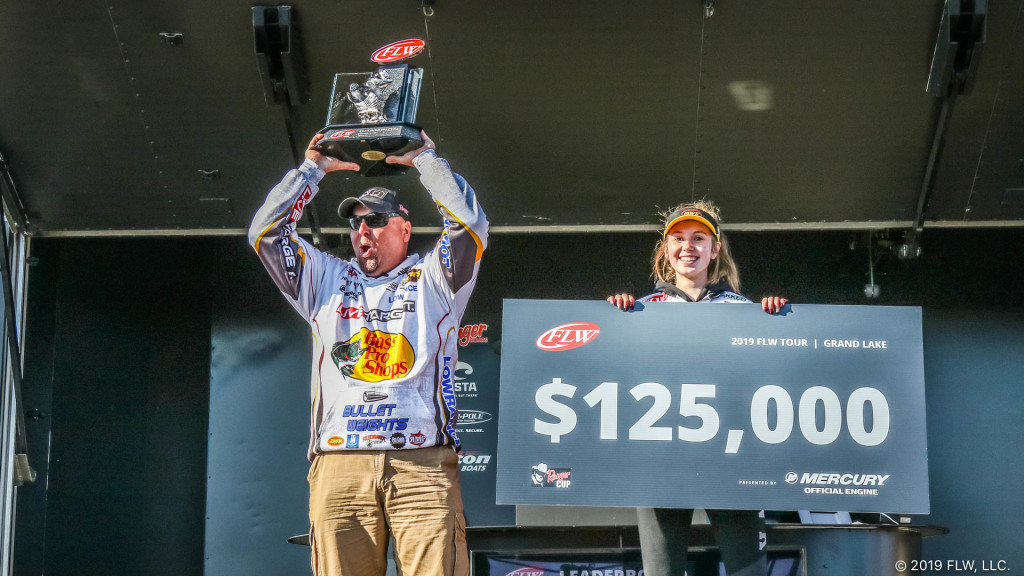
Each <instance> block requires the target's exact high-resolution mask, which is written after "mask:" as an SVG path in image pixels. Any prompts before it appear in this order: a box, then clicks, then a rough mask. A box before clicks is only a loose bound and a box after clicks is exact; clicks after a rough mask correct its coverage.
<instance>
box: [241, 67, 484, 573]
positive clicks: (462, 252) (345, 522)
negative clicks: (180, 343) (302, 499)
mask: <svg viewBox="0 0 1024 576" xmlns="http://www.w3.org/2000/svg"><path fill="white" fill-rule="evenodd" d="M336 84H337V83H336ZM349 88H350V87H349V86H348V85H346V86H344V89H345V91H346V92H347V91H349ZM335 89H336V91H337V89H338V87H337V86H336V88H335ZM353 90H354V89H353ZM329 128H330V127H329ZM326 131H327V129H325V132H326ZM417 136H418V138H417V141H419V142H421V145H420V146H419V147H417V148H415V149H413V150H408V151H406V150H398V151H395V152H391V153H390V154H386V155H384V156H383V158H381V159H382V160H383V163H384V164H387V165H392V166H404V167H411V166H414V167H415V168H416V169H417V170H418V171H419V173H420V181H421V182H422V184H423V186H424V187H425V188H426V190H427V192H428V193H429V194H430V196H431V198H432V199H433V200H434V202H435V204H436V205H437V207H438V210H439V212H440V213H441V216H442V217H443V219H444V228H443V231H442V232H441V236H440V237H439V238H438V240H437V243H436V244H435V245H434V248H433V249H432V250H431V251H429V252H428V253H427V254H426V255H425V256H419V255H418V254H412V255H409V254H408V247H409V239H410V236H411V234H412V224H411V223H410V213H409V209H408V208H407V207H406V205H405V204H403V203H402V201H401V199H400V198H399V197H398V194H397V193H396V192H394V191H392V190H389V189H387V188H383V187H379V186H374V187H371V188H369V189H367V190H366V191H365V192H363V193H362V194H361V195H360V196H358V197H352V198H347V199H345V200H344V201H343V202H342V203H341V205H340V206H339V207H338V212H339V215H340V216H341V217H342V218H344V219H346V220H347V222H348V224H349V227H350V228H351V231H350V232H349V238H350V240H351V243H352V248H353V250H354V251H355V257H354V258H352V259H351V260H348V261H345V260H341V259H339V258H336V257H334V256H331V255H329V254H327V253H324V252H321V251H319V250H317V249H316V248H314V247H313V246H312V245H311V244H310V243H308V242H307V241H305V240H304V239H302V238H301V237H299V236H298V234H296V232H295V228H296V225H297V223H298V221H299V218H300V217H301V215H302V210H303V208H304V206H305V205H306V204H307V203H308V202H310V201H312V199H313V197H314V195H315V194H316V192H317V189H318V183H319V182H320V180H321V179H322V178H323V177H324V176H325V174H326V173H328V172H333V171H337V170H352V171H361V168H362V167H361V166H360V164H359V163H357V162H353V161H348V160H345V159H340V158H338V157H332V156H329V155H327V152H325V151H324V150H325V149H324V146H323V140H324V139H325V138H328V137H329V132H328V133H320V134H317V135H316V136H315V137H314V138H313V139H312V141H311V142H310V144H309V146H308V148H307V149H306V152H305V160H304V161H303V163H302V164H301V165H300V166H299V167H298V168H297V169H295V170H291V171H290V172H288V174H287V175H285V177H284V179H283V180H282V181H281V182H280V183H279V184H278V185H277V186H275V187H274V188H273V189H272V190H271V191H270V194H269V195H268V197H267V199H266V201H265V203H264V204H263V206H262V207H261V208H260V209H259V211H258V212H257V213H256V215H255V217H254V219H253V222H252V225H251V226H250V228H249V243H250V244H251V245H252V247H253V248H254V249H255V250H256V252H257V254H258V255H259V258H260V260H261V261H262V262H263V264H264V266H265V267H266V269H267V271H268V272H269V273H270V276H271V278H272V279H273V280H274V282H275V283H276V284H277V286H278V288H280V290H281V292H282V293H283V294H284V295H285V297H286V298H287V300H288V302H289V303H290V304H291V305H292V306H293V307H294V308H295V309H296V311H298V312H299V313H300V314H302V316H303V317H304V318H305V319H306V320H307V322H309V325H310V328H311V330H312V335H313V357H312V379H311V383H310V398H311V414H310V416H311V418H310V419H311V422H310V444H309V450H308V456H309V460H310V462H311V463H312V464H311V466H310V470H309V475H308V480H309V489H310V499H309V520H310V545H311V547H312V567H313V574H314V575H315V576H339V575H341V576H383V575H384V574H385V572H386V569H387V557H386V556H387V548H388V541H389V539H390V538H394V559H395V563H396V565H397V567H398V572H399V574H416V575H417V576H421V575H438V576H441V575H452V574H456V575H467V574H468V573H469V558H468V553H467V549H466V533H465V517H464V515H463V510H462V495H461V491H460V486H459V477H458V456H457V454H456V451H457V450H458V449H459V446H460V440H459V437H458V435H457V434H456V431H455V425H456V420H457V412H456V407H455V388H454V376H455V367H456V364H457V363H458V329H459V324H460V322H461V319H462V314H463V312H464V311H465V309H466V304H467V302H468V300H469V296H470V293H471V292H472V290H473V287H474V285H475V284H476V277H477V272H478V270H479V265H480V258H481V256H482V254H483V251H484V249H485V248H486V244H487V229H488V223H487V219H486V217H485V215H484V213H483V211H482V209H481V208H480V205H479V203H478V202H477V199H476V194H475V192H474V191H473V189H472V188H471V187H470V186H469V184H467V183H466V181H465V180H464V179H463V178H462V177H461V176H459V175H458V174H455V173H453V172H452V171H451V169H450V168H449V166H448V163H447V162H446V161H445V160H443V159H441V158H440V157H438V155H437V153H436V151H435V146H434V142H433V141H431V140H430V138H429V137H427V135H426V134H425V133H423V132H419V133H418V134H417ZM339 156H342V158H344V157H345V156H344V155H342V154H339ZM363 167H365V166H363Z"/></svg>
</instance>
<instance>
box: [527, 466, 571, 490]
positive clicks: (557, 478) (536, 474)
mask: <svg viewBox="0 0 1024 576" xmlns="http://www.w3.org/2000/svg"><path fill="white" fill-rule="evenodd" d="M530 484H531V485H532V486H534V487H535V488H568V487H569V486H571V485H572V468H548V465H547V464H545V463H543V462H541V463H540V464H537V465H536V466H534V467H533V469H532V470H530Z"/></svg>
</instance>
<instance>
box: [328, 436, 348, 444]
mask: <svg viewBox="0 0 1024 576" xmlns="http://www.w3.org/2000/svg"><path fill="white" fill-rule="evenodd" d="M344 443H345V439H344V438H342V437H341V436H331V437H330V438H328V439H327V445H328V446H341V445H342V444H344Z"/></svg>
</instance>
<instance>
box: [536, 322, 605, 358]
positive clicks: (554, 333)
mask: <svg viewBox="0 0 1024 576" xmlns="http://www.w3.org/2000/svg"><path fill="white" fill-rule="evenodd" d="M600 333H601V327H600V326H598V325H597V324H594V323H592V322H570V323H568V324H562V325H561V326H555V327H554V328H552V329H550V330H548V331H547V332H545V333H543V334H541V335H540V338H537V348H540V349H541V350H547V351H548V352H558V351H561V350H571V349H573V348H579V347H580V346H583V345H584V344H587V343H589V342H591V341H593V340H594V338H597V335H598V334H600Z"/></svg>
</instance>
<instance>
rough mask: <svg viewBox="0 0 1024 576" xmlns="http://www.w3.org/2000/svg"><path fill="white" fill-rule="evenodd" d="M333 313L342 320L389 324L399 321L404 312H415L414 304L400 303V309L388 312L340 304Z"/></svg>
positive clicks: (409, 302) (411, 302) (396, 308)
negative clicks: (392, 321) (361, 320)
mask: <svg viewBox="0 0 1024 576" xmlns="http://www.w3.org/2000/svg"><path fill="white" fill-rule="evenodd" d="M395 288H398V285H397V284H396V285H395ZM335 311H336V312H337V313H338V316H341V318H342V319H343V320H359V319H366V320H370V321H373V322H380V321H383V322H390V321H391V320H400V319H401V318H402V316H404V315H405V313H406V312H415V311H416V302H415V301H408V302H402V306H401V307H395V308H391V309H389V310H383V309H379V308H371V309H370V310H367V309H365V308H363V307H362V306H345V304H344V303H342V304H339V305H338V308H337V309H336V310H335Z"/></svg>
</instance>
